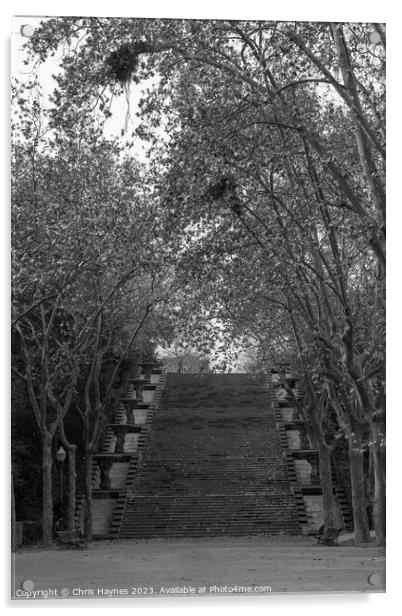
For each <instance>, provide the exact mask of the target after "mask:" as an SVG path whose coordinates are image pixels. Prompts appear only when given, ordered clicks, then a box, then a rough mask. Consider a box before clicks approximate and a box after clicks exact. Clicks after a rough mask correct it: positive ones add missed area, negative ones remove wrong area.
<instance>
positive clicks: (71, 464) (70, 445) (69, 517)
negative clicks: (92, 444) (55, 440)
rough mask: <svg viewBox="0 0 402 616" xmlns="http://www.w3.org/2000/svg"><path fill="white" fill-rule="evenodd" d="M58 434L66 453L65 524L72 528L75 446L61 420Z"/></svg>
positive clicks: (74, 488) (69, 528)
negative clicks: (66, 490)
mask: <svg viewBox="0 0 402 616" xmlns="http://www.w3.org/2000/svg"><path fill="white" fill-rule="evenodd" d="M59 435H60V439H61V442H62V443H63V446H64V447H65V448H66V449H67V453H68V499H67V515H66V526H67V529H68V530H74V527H75V501H76V486H77V470H76V461H75V460H76V451H77V446H76V445H74V444H73V443H70V441H69V440H68V438H67V436H66V433H65V432H64V425H63V422H62V423H61V424H60V428H59Z"/></svg>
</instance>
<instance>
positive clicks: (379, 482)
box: [370, 424, 386, 546]
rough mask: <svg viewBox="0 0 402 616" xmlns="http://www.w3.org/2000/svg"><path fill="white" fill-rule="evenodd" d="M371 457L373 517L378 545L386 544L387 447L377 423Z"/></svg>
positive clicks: (373, 433)
mask: <svg viewBox="0 0 402 616" xmlns="http://www.w3.org/2000/svg"><path fill="white" fill-rule="evenodd" d="M372 436H373V438H372V440H373V444H372V446H371V450H370V453H371V459H372V462H373V468H374V499H373V517H374V528H375V534H376V540H377V545H381V546H383V545H385V538H386V499H385V496H386V495H385V447H384V444H383V443H382V442H381V434H379V430H378V427H377V425H376V424H375V425H374V426H373V428H372Z"/></svg>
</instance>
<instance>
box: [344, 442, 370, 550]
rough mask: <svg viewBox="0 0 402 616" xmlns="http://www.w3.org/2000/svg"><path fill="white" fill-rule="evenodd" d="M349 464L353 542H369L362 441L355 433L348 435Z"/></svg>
mask: <svg viewBox="0 0 402 616" xmlns="http://www.w3.org/2000/svg"><path fill="white" fill-rule="evenodd" d="M349 464H350V481H351V486H352V507H353V525H354V530H355V542H356V543H366V542H367V541H369V540H370V530H369V523H368V516H367V509H366V494H365V490H364V473H363V451H362V439H361V436H360V434H358V433H357V432H352V433H351V434H350V435H349Z"/></svg>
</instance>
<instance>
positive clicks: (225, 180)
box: [31, 18, 385, 543]
mask: <svg viewBox="0 0 402 616" xmlns="http://www.w3.org/2000/svg"><path fill="white" fill-rule="evenodd" d="M371 28H372V26H370V25H367V24H344V25H341V24H325V23H317V24H311V23H273V22H230V21H191V20H190V21H174V20H172V21H169V23H168V24H167V23H165V22H163V21H159V20H145V21H144V20H141V21H137V20H127V19H119V20H102V19H100V20H99V19H89V20H88V19H77V18H64V19H56V20H49V21H48V22H46V23H45V24H44V25H43V26H42V28H40V29H39V30H38V32H37V33H36V34H35V36H34V37H33V39H32V43H31V44H32V49H33V51H34V52H36V53H39V54H40V56H41V58H42V59H44V58H45V57H46V55H47V53H48V52H49V50H50V51H52V50H55V49H57V47H58V46H59V45H60V44H61V42H63V41H66V40H67V41H68V42H72V40H73V39H75V38H76V37H77V36H78V34H79V35H80V36H82V38H81V42H80V44H79V45H78V46H77V45H74V46H71V47H70V50H69V52H67V53H66V55H65V57H64V60H63V69H64V72H63V73H61V74H60V75H59V77H58V87H57V90H56V93H55V98H56V99H57V102H58V105H60V108H61V109H65V110H66V111H67V109H66V107H67V105H69V106H70V105H71V102H72V101H74V103H75V104H74V105H73V106H72V109H73V111H72V112H71V113H73V114H75V116H76V117H77V118H79V117H80V114H81V113H82V109H83V108H85V109H87V108H89V107H90V106H94V105H95V106H97V109H98V110H99V113H105V111H106V109H107V105H106V103H105V100H106V99H105V97H107V96H110V95H111V94H112V93H116V92H121V91H123V90H124V88H127V87H128V84H129V83H130V81H131V80H133V81H134V82H135V83H139V81H141V79H144V78H147V77H149V76H150V75H152V74H155V73H157V74H158V81H157V84H156V85H155V87H154V89H153V91H151V92H148V93H147V94H146V95H144V97H143V99H142V101H141V102H140V108H141V114H140V115H141V120H142V124H141V126H140V127H139V129H138V131H137V132H138V134H141V135H143V136H144V137H145V138H146V139H147V140H148V141H149V143H150V146H151V148H150V152H151V151H152V155H150V157H151V159H152V160H151V167H150V168H151V170H152V172H153V173H154V179H155V186H156V191H155V192H156V194H157V196H158V197H159V199H160V201H161V203H162V204H163V205H164V209H165V212H164V213H160V215H159V218H158V224H160V225H161V226H162V230H161V234H162V237H163V238H164V240H163V241H169V242H170V246H172V247H173V249H174V250H175V254H176V256H177V266H176V269H177V271H178V277H179V278H180V279H181V281H182V285H183V288H184V289H186V294H187V296H190V295H191V296H192V297H193V298H197V300H198V301H199V306H200V309H199V311H198V315H199V318H200V322H201V323H202V324H205V323H207V322H210V321H211V316H208V318H207V319H205V318H204V316H203V315H205V314H206V306H207V305H208V313H209V315H211V312H212V314H213V316H214V317H216V318H217V319H218V318H220V319H222V320H224V319H227V318H228V314H227V313H228V310H229V317H230V319H229V322H230V323H234V324H235V331H236V333H238V335H239V336H242V335H244V334H247V335H249V333H250V332H249V328H248V327H247V321H249V320H250V318H253V316H252V315H253V314H254V311H255V308H254V306H255V302H256V299H258V300H259V299H260V298H261V301H262V303H264V302H266V303H267V306H268V307H269V308H268V307H267V309H266V311H265V314H266V315H268V316H269V315H270V314H272V312H271V305H273V306H274V307H275V306H276V308H277V309H279V310H280V314H281V318H282V319H283V323H284V324H285V325H284V328H283V330H282V331H281V333H280V335H278V336H277V338H280V337H282V338H283V339H284V340H285V342H287V344H288V346H289V345H290V344H291V342H290V339H289V331H290V335H291V337H292V336H293V345H294V348H296V350H297V353H298V360H299V363H300V366H301V368H302V371H303V373H304V375H305V382H306V387H307V389H308V391H309V396H310V407H309V408H310V409H311V410H310V415H311V413H313V415H311V417H313V418H314V412H315V410H314V409H316V406H318V407H319V408H320V406H322V405H323V406H328V407H330V408H331V409H332V410H333V411H334V412H336V414H337V417H338V422H339V424H340V425H341V426H342V429H343V430H344V431H345V433H346V434H347V435H348V437H349V443H350V460H351V471H352V476H353V482H354V494H355V498H354V514H355V524H356V531H357V538H358V539H359V538H360V539H365V538H366V537H367V533H368V527H367V523H366V520H365V519H364V517H365V516H364V508H365V495H364V491H363V489H362V464H361V463H362V456H363V449H364V447H365V446H366V445H367V446H369V447H370V451H371V456H372V460H373V466H374V469H375V473H374V474H375V485H376V488H375V491H376V515H375V524H376V533H377V540H378V541H379V543H382V542H383V541H384V515H383V514H384V497H385V494H384V468H383V452H384V438H385V428H384V415H385V405H384V401H385V394H384V267H385V216H384V211H385V190H384V182H385V168H384V163H385V133H384V126H383V125H384V86H385V83H384V70H385V59H384V49H385V34H384V31H383V28H382V26H379V25H376V26H375V28H376V29H377V30H378V32H379V34H380V39H381V45H378V46H374V45H373V44H372V43H371V41H370V37H369V36H368V35H369V31H370V29H371ZM105 49H106V50H108V52H109V55H108V56H107V58H108V59H107V61H106V62H105V60H104V55H105ZM122 64H123V65H124V67H125V70H124V75H123V73H122V72H121V70H120V68H121V65H122ZM77 66H78V67H80V69H82V70H80V72H79V76H78V75H77V70H76V69H77ZM54 113H57V110H55V112H54ZM58 117H60V116H58ZM162 126H163V130H164V132H165V133H168V134H169V139H166V140H163V139H162V140H161V138H160V136H161V128H162ZM244 264H246V265H245V268H244ZM244 269H245V272H244ZM181 270H182V272H183V273H180V272H181ZM250 270H251V271H250ZM229 273H231V274H232V278H229V280H228V274H229ZM244 273H246V276H245V277H244ZM186 275H187V277H188V276H190V284H188V283H187V282H184V278H185V277H186ZM191 276H192V278H191ZM200 280H203V281H204V284H203V288H202V289H199V281H200ZM191 281H194V282H195V284H193V285H191ZM205 281H206V283H207V284H205ZM264 285H265V287H266V288H264ZM266 290H267V292H265V291H266ZM245 291H246V292H247V295H249V296H250V297H251V298H252V302H253V303H252V308H250V309H249V310H248V311H242V310H240V311H239V310H238V309H237V308H238V307H237V306H236V310H235V311H233V302H234V301H235V302H236V300H237V302H240V303H244V302H245V300H244V293H245ZM240 298H241V299H240ZM264 298H265V299H264ZM373 298H374V300H373ZM193 301H194V303H195V302H196V300H195V299H193ZM211 304H212V310H211ZM248 306H250V304H248ZM362 306H364V307H365V310H363V311H362V310H361V308H362ZM230 313H231V314H230ZM233 314H234V315H235V318H233ZM236 315H237V317H236ZM262 328H263V325H261V326H260V327H259V328H258V331H254V332H253V335H255V336H257V335H258V336H259V337H260V338H261V339H262V340H264V331H263V329H262ZM312 357H313V358H314V357H315V358H316V360H315V361H311V358H312ZM312 374H313V376H314V379H313V378H312ZM317 386H318V388H319V395H318V398H317V394H316V392H315V390H314V387H317ZM311 417H310V418H311ZM314 421H315V419H314ZM319 423H320V422H319V421H318V423H317V425H316V427H317V435H320V430H321V428H320V426H319ZM367 426H368V427H369V430H370V433H371V436H370V439H369V441H367V439H366V443H364V442H363V441H364V439H365V436H364V434H365V430H366V427H367ZM317 435H316V436H317ZM320 438H321V437H320ZM322 445H323V446H322V452H321V453H322V459H323V460H324V459H328V455H327V453H328V452H327V445H328V443H325V442H324V441H322ZM326 468H327V471H328V464H327V465H326ZM323 472H325V470H323ZM327 474H328V472H327ZM328 494H329V495H330V494H331V491H330V490H329V491H328ZM330 508H331V505H329V509H330ZM328 519H329V518H328Z"/></svg>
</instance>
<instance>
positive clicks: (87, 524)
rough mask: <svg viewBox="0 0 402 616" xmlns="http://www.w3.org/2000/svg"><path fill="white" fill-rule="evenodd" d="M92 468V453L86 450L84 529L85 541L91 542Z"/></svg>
mask: <svg viewBox="0 0 402 616" xmlns="http://www.w3.org/2000/svg"><path fill="white" fill-rule="evenodd" d="M92 466H93V453H92V450H87V451H86V455H85V518H84V520H85V521H84V529H85V538H86V539H87V541H92Z"/></svg>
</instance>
